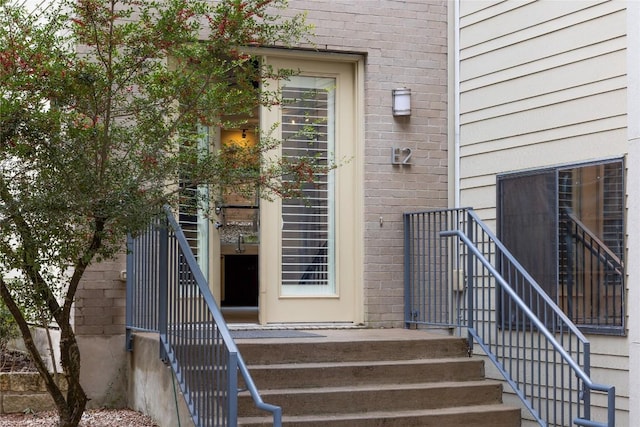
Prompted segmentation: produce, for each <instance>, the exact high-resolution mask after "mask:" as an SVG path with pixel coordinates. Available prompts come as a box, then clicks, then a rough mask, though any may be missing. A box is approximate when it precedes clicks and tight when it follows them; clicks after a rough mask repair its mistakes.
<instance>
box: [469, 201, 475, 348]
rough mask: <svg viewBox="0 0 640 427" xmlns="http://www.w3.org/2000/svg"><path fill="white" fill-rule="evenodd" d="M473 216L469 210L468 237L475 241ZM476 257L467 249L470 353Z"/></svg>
mask: <svg viewBox="0 0 640 427" xmlns="http://www.w3.org/2000/svg"><path fill="white" fill-rule="evenodd" d="M473 225H474V222H473V217H472V216H471V214H470V213H469V212H467V237H468V238H469V240H470V241H472V242H473V239H474V237H473V234H474V233H473ZM474 264H475V262H474V259H473V256H472V255H471V252H470V251H469V250H467V340H468V341H469V342H468V345H469V355H471V352H472V351H473V334H472V333H471V329H472V328H473V327H474V315H473V314H474V313H473V310H474V304H473V297H474V294H475V289H474V287H475V284H476V283H475V280H476V279H475V269H474Z"/></svg>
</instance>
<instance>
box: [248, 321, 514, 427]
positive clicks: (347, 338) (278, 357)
mask: <svg viewBox="0 0 640 427" xmlns="http://www.w3.org/2000/svg"><path fill="white" fill-rule="evenodd" d="M315 332H316V333H317V335H318V336H317V337H312V338H294V339H242V340H236V342H237V344H238V346H239V348H240V353H241V354H242V356H243V358H244V360H245V362H246V363H247V365H248V366H249V371H250V372H251V375H252V377H253V379H254V381H255V383H256V385H257V386H258V389H259V390H260V393H261V396H262V398H263V400H264V401H265V402H267V403H271V404H275V405H279V406H281V407H282V412H283V425H284V426H287V427H292V426H295V427H298V426H299V427H316V426H318V427H319V426H323V427H347V426H349V427H365V426H366V427H371V426H394V427H395V426H397V427H411V426H416V427H418V426H438V427H447V426H463V425H464V426H479V427H482V426H487V427H489V426H491V427H502V426H503V427H515V426H520V425H521V424H520V410H519V409H517V408H512V407H507V406H506V405H503V404H502V386H501V384H500V383H499V382H495V381H490V380H486V379H485V378H484V364H483V361H482V360H480V359H474V358H469V357H468V355H467V345H466V341H465V340H462V339H460V338H455V337H449V336H443V335H436V334H428V333H426V332H423V331H408V330H402V329H387V330H371V329H361V330H358V329H354V330H348V329H346V330H320V331H315ZM239 415H240V419H239V420H238V421H239V422H238V425H240V426H245V427H254V426H270V425H271V424H272V420H271V418H270V417H268V416H265V414H264V413H263V412H260V411H258V410H257V409H256V408H255V406H254V404H253V400H252V399H251V397H250V396H249V394H248V392H242V393H241V394H240V397H239Z"/></svg>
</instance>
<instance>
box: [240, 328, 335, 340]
mask: <svg viewBox="0 0 640 427" xmlns="http://www.w3.org/2000/svg"><path fill="white" fill-rule="evenodd" d="M231 336H232V337H233V339H236V340H237V339H255V338H318V337H323V336H324V335H319V334H314V333H311V332H305V331H297V330H294V329H291V330H289V329H252V330H246V331H231Z"/></svg>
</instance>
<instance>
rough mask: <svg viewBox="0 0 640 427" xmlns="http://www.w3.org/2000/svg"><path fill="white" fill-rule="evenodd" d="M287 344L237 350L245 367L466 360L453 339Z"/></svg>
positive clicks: (242, 344) (242, 345) (243, 345)
mask: <svg viewBox="0 0 640 427" xmlns="http://www.w3.org/2000/svg"><path fill="white" fill-rule="evenodd" d="M416 334H417V337H416V338H415V339H398V340H394V339H387V340H384V341H378V340H373V341H372V340H358V341H333V342H331V341H315V340H303V339H298V340H291V341H289V342H255V341H257V340H254V341H252V342H247V341H238V348H239V350H240V353H241V354H242V357H243V358H244V360H245V362H246V363H247V364H251V365H270V364H282V363H312V362H354V361H365V360H372V361H375V360H413V359H433V358H444V357H467V348H468V346H467V342H466V340H464V339H461V338H456V337H447V336H441V337H438V336H436V337H429V338H428V339H419V337H420V336H421V335H425V334H422V333H419V332H417V333H416Z"/></svg>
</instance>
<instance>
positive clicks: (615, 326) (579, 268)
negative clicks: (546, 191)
mask: <svg viewBox="0 0 640 427" xmlns="http://www.w3.org/2000/svg"><path fill="white" fill-rule="evenodd" d="M560 233H561V235H560V247H561V252H562V253H563V254H564V256H563V260H564V262H563V264H564V265H565V266H566V268H564V269H561V274H560V284H561V289H562V290H563V291H564V295H563V296H564V298H565V300H564V302H563V304H562V305H563V307H565V308H566V311H567V313H568V315H569V317H570V318H571V319H572V320H573V321H574V322H575V323H576V324H578V325H580V326H581V327H582V328H588V329H589V330H594V331H598V332H601V333H602V332H607V331H610V333H617V334H623V333H624V317H625V313H624V264H623V262H622V260H621V259H620V257H618V256H617V255H616V254H615V253H614V252H613V251H612V250H611V249H609V247H607V245H606V244H604V243H603V242H602V241H601V240H600V239H598V237H597V236H596V235H595V234H594V233H593V232H592V231H591V230H589V228H588V227H587V226H585V225H584V224H583V223H582V222H581V221H580V220H579V219H578V218H577V217H576V215H575V214H573V213H572V212H571V211H570V210H569V209H565V210H564V212H563V215H562V218H561V227H560ZM563 270H564V271H563ZM562 273H564V274H562Z"/></svg>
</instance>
